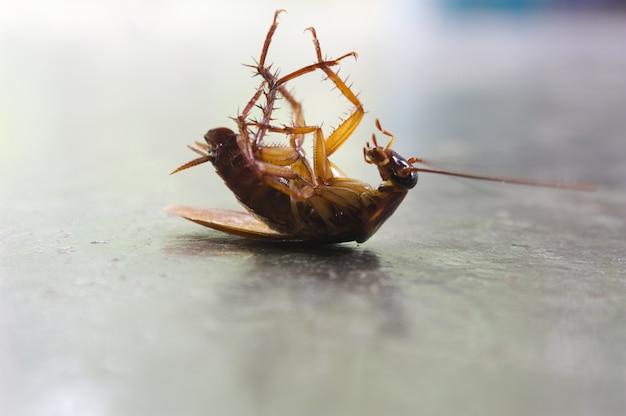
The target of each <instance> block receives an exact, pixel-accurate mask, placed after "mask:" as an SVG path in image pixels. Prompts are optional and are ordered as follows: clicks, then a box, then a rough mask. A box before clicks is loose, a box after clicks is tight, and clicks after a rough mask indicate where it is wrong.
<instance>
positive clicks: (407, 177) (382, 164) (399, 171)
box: [363, 135, 417, 189]
mask: <svg viewBox="0 0 626 416" xmlns="http://www.w3.org/2000/svg"><path fill="white" fill-rule="evenodd" d="M372 142H373V143H374V144H373V145H370V144H369V143H367V144H366V145H365V147H364V148H363V155H364V157H365V161H366V162H367V163H370V164H373V165H376V166H377V167H378V172H379V173H380V177H381V178H382V179H383V180H384V181H391V183H393V185H394V186H396V187H398V188H402V189H411V188H413V187H414V186H415V185H417V170H416V168H415V167H413V166H412V165H411V164H410V163H409V161H408V160H406V159H405V158H403V157H402V156H400V155H399V154H398V153H396V152H395V151H393V150H391V149H390V148H389V145H390V144H391V142H389V144H388V145H387V146H385V147H382V146H379V145H378V143H377V142H376V136H375V135H372Z"/></svg>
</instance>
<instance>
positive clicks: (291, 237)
mask: <svg viewBox="0 0 626 416" xmlns="http://www.w3.org/2000/svg"><path fill="white" fill-rule="evenodd" d="M281 12H283V10H277V11H276V12H275V13H274V20H273V22H272V25H271V26H270V29H269V31H268V33H267V35H266V38H265V42H264V44H263V49H262V51H261V57H260V59H259V62H258V64H256V65H253V66H252V67H253V68H254V69H255V71H256V74H257V75H260V76H261V78H262V82H261V85H260V86H259V88H258V89H257V91H256V92H255V94H254V96H253V97H252V99H251V100H250V101H249V102H248V104H247V105H246V106H245V108H244V109H243V111H242V112H241V113H240V115H239V116H238V117H236V118H234V120H235V121H236V122H237V126H238V132H237V133H235V132H233V131H232V130H230V129H228V128H225V127H220V128H216V129H212V130H209V132H208V133H207V134H206V135H205V136H204V139H205V141H206V143H201V142H196V147H192V146H189V147H190V149H191V150H193V151H194V152H196V153H198V154H200V157H199V158H197V159H194V160H192V161H190V162H188V163H186V164H184V165H182V166H181V167H179V168H178V169H176V170H174V172H172V174H173V173H176V172H180V171H181V170H184V169H187V168H190V167H192V166H196V165H199V164H202V163H205V162H211V163H212V164H213V165H214V167H215V169H216V171H217V173H218V174H219V175H220V176H221V177H222V179H223V180H224V182H225V184H226V185H227V186H228V187H229V188H230V190H231V191H232V192H233V193H234V194H235V196H236V197H237V199H238V200H239V202H240V203H241V204H242V205H243V206H244V207H245V208H246V209H247V210H248V212H241V211H232V210H223V209H208V208H192V207H187V206H180V205H178V206H171V207H167V208H165V211H166V212H169V213H172V214H175V215H178V216H181V217H183V218H185V219H188V220H190V221H193V222H196V223H198V224H201V225H204V226H207V227H210V228H213V229H216V230H219V231H223V232H225V233H228V234H233V235H237V236H241V237H247V238H252V239H258V240H265V241H278V242H315V243H339V242H345V241H353V240H355V241H357V242H364V241H366V240H367V239H368V238H370V237H371V236H372V235H373V234H374V233H375V232H376V231H377V230H378V229H379V228H380V226H381V225H382V224H383V223H384V222H385V221H386V220H387V219H388V218H389V217H390V216H391V215H392V214H393V213H394V211H395V210H396V208H397V207H398V206H399V205H400V203H401V202H402V200H403V199H404V197H405V196H406V194H407V192H408V191H409V189H411V188H413V187H414V186H415V185H416V184H417V175H418V172H428V173H438V174H445V175H451V176H459V177H464V178H470V179H480V180H489V181H497V182H505V183H515V184H523V185H533V186H548V187H558V188H566V189H577V190H587V189H590V187H587V186H584V185H567V184H558V183H557V184H553V183H546V182H537V181H532V180H523V179H509V178H499V177H490V176H480V175H472V174H465V173H458V172H452V171H446V170H439V169H432V168H431V167H417V166H414V165H415V164H418V163H421V164H425V163H426V162H425V161H423V160H421V159H418V158H408V159H405V158H404V157H402V156H400V155H399V154H398V153H396V152H395V151H393V150H392V149H391V144H392V143H393V139H394V138H393V136H392V135H391V134H390V133H389V132H387V131H386V130H383V129H382V127H381V126H380V123H379V121H378V120H376V127H377V129H378V130H379V131H380V132H381V133H382V134H384V135H386V136H389V137H390V140H389V142H388V143H387V145H385V146H384V147H383V146H380V145H379V144H378V142H377V140H376V136H375V135H372V144H370V143H367V144H366V145H365V147H364V149H363V155H364V159H365V162H367V163H369V164H373V165H376V167H377V168H378V171H379V174H380V176H381V178H382V183H381V184H380V185H379V186H378V187H376V188H374V187H371V186H370V185H368V184H366V183H364V182H361V181H359V180H356V179H351V178H348V177H345V176H343V175H342V174H339V173H338V169H336V168H335V166H334V165H333V164H332V163H331V162H330V161H329V159H328V157H329V156H331V155H332V154H333V153H334V152H335V151H336V150H337V149H339V147H341V145H342V144H343V143H344V142H345V141H346V140H347V139H348V138H349V137H350V135H351V134H352V132H353V131H354V130H355V128H356V127H357V126H358V124H359V123H360V121H361V119H362V118H363V114H364V110H363V106H362V104H361V102H360V101H359V99H358V98H357V96H356V94H354V93H353V92H352V91H351V89H350V88H349V87H348V86H347V85H346V83H345V82H344V80H342V79H341V78H340V77H339V76H338V75H337V71H335V70H334V69H333V67H336V66H337V65H339V63H340V61H341V60H343V59H345V58H347V57H350V56H352V57H354V58H356V56H357V54H356V53H355V52H350V53H347V54H345V55H343V56H341V57H339V58H337V59H327V60H324V59H323V58H322V53H321V49H320V44H319V41H318V39H317V34H316V32H315V29H313V28H312V27H311V28H307V29H306V30H307V31H309V32H310V33H311V35H312V37H313V45H314V48H315V52H316V55H317V62H315V63H314V64H311V65H308V66H305V67H303V68H301V69H299V70H296V71H294V72H291V73H289V74H287V75H285V76H282V77H278V74H277V73H273V72H271V71H270V66H266V64H265V60H266V57H267V52H268V49H269V46H270V43H271V41H272V36H273V35H274V32H275V31H276V28H277V26H278V20H277V18H278V15H279V14H280V13H281ZM318 70H319V71H323V72H324V74H325V76H326V78H327V79H328V80H330V81H331V82H333V83H334V85H335V86H336V88H337V89H338V90H339V91H340V92H341V94H342V95H343V96H344V97H345V98H346V99H347V100H348V101H349V102H350V103H351V104H352V105H353V107H354V108H353V109H352V111H351V113H350V114H349V115H348V116H347V117H346V118H345V119H344V120H343V121H342V122H341V124H339V126H338V127H337V128H336V129H335V130H334V131H333V132H332V133H331V134H330V135H329V136H328V137H324V134H323V132H322V129H321V128H320V127H319V126H311V125H307V124H305V122H304V116H303V111H302V107H301V105H300V104H299V102H298V101H296V99H295V98H294V97H293V95H292V94H291V93H290V92H289V91H288V90H287V89H286V83H287V82H288V81H291V80H294V79H296V78H298V77H300V76H302V75H304V74H307V73H311V72H314V71H318ZM262 96H264V98H265V104H264V105H260V104H259V101H260V100H261V97H262ZM280 98H282V99H284V100H285V101H287V102H288V103H289V106H290V108H291V113H292V125H291V126H286V125H283V126H276V125H273V124H272V112H273V111H274V109H275V103H276V100H277V99H280ZM255 107H257V108H260V109H261V111H262V116H261V118H260V119H259V120H253V119H252V118H251V117H250V113H251V111H252V110H253V109H254V108H255ZM267 133H281V134H285V135H286V136H287V137H288V138H289V145H288V146H281V145H268V144H265V143H264V142H263V138H264V137H265V136H266V134H267ZM307 135H313V140H314V142H313V158H312V161H311V160H309V159H308V158H307V156H306V154H305V152H304V150H303V148H302V145H303V142H304V138H305V137H306V136H307Z"/></svg>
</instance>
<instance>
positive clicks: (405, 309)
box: [0, 0, 626, 415]
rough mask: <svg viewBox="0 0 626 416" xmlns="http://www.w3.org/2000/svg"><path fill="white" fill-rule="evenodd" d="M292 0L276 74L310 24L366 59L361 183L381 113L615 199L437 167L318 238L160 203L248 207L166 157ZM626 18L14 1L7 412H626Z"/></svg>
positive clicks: (5, 286) (329, 99) (341, 162)
mask: <svg viewBox="0 0 626 416" xmlns="http://www.w3.org/2000/svg"><path fill="white" fill-rule="evenodd" d="M279 8H284V9H286V10H287V13H285V14H282V15H281V16H280V18H279V22H280V24H279V27H278V30H277V32H276V34H275V37H274V41H273V43H272V45H271V48H270V52H269V56H268V62H273V63H274V66H273V68H276V69H280V71H281V73H282V74H286V73H288V72H289V71H292V70H295V69H297V68H299V67H301V66H304V65H307V64H310V63H312V62H313V59H314V58H315V55H314V50H313V46H312V43H311V37H310V34H309V33H306V32H304V31H303V30H304V28H306V27H309V26H314V27H315V28H316V30H317V34H318V37H319V40H320V42H321V46H322V52H323V53H324V54H325V55H326V56H329V57H337V56H340V55H343V54H345V53H347V52H350V51H356V52H357V53H358V59H357V60H353V59H346V60H344V61H343V62H342V64H341V71H340V74H341V75H342V76H343V77H346V76H349V82H350V83H352V85H353V89H354V91H355V92H358V93H359V97H360V99H361V100H362V102H363V104H364V107H365V109H366V111H367V114H366V115H365V117H364V120H363V122H362V124H361V125H360V126H359V128H358V129H357V131H356V132H355V133H354V136H353V137H352V138H351V139H350V140H349V141H348V142H347V143H346V145H345V146H343V147H342V148H341V149H340V150H339V151H338V152H337V154H336V155H333V161H334V162H335V163H336V164H337V165H338V166H339V167H341V168H342V169H344V170H345V171H346V172H347V173H348V174H350V176H353V177H355V178H359V179H363V180H366V181H368V182H370V183H372V184H375V183H377V182H378V181H379V178H378V174H377V172H375V170H374V169H372V167H371V166H368V165H366V164H364V163H363V160H362V156H361V155H362V150H361V149H362V147H363V145H364V143H365V142H366V141H367V140H369V139H370V137H371V133H372V132H374V131H375V127H374V120H375V119H376V118H379V119H380V121H381V123H382V126H383V128H385V129H387V130H389V131H391V132H392V133H393V134H394V135H395V136H396V141H395V143H394V148H395V149H396V150H397V151H398V152H399V153H400V154H402V155H405V156H407V157H409V156H418V157H424V158H430V159H434V160H437V161H440V162H442V163H443V164H444V166H447V167H449V168H451V169H456V170H464V171H470V172H473V173H485V174H492V175H501V176H514V177H530V178H537V179H544V180H553V181H557V182H576V181H580V182H591V183H595V184H597V185H598V186H599V188H600V190H599V191H598V192H597V193H596V194H593V195H591V196H589V195H586V194H585V195H580V194H578V193H574V194H571V193H565V194H563V193H557V194H554V193H552V192H553V191H552V190H550V191H547V192H546V193H543V192H542V191H540V190H536V191H529V190H527V189H520V188H517V187H512V188H505V189H500V188H497V189H496V190H495V191H494V188H493V187H487V189H486V191H485V189H484V188H482V185H480V186H479V185H476V184H469V186H468V184H466V183H461V184H459V183H457V182H456V181H451V180H442V179H433V178H430V177H426V175H422V177H421V179H420V184H419V186H418V189H417V190H416V191H413V193H411V194H409V197H408V198H407V201H406V202H405V204H404V205H403V206H402V207H401V209H400V210H399V211H398V213H397V215H396V216H395V217H393V218H392V219H391V220H390V221H389V224H387V225H386V226H385V227H383V228H382V229H381V231H380V232H379V234H378V235H377V236H375V237H374V238H373V239H372V240H371V241H370V242H368V243H367V244H366V245H364V246H356V245H343V246H338V247H335V248H330V249H323V250H319V249H308V250H306V249H301V248H293V247H292V248H285V247H282V248H268V247H264V246H256V245H253V244H252V245H251V244H249V243H245V242H241V241H239V240H236V239H229V238H225V237H221V236H219V235H216V234H215V233H212V232H211V231H209V230H203V229H200V227H198V226H195V227H194V225H193V224H187V223H186V222H183V221H182V220H178V219H175V218H169V217H166V216H165V215H164V214H162V213H161V212H160V209H161V207H163V206H166V205H170V204H176V203H181V204H190V205H199V206H218V207H224V208H237V207H238V204H237V202H236V201H235V200H234V198H233V197H232V194H230V192H229V191H228V190H227V189H226V188H225V187H224V186H223V184H222V183H221V180H220V179H219V178H218V177H217V175H215V174H214V173H213V172H212V169H211V168H210V167H209V166H205V167H201V168H196V169H190V170H188V171H185V172H184V173H181V174H177V175H175V176H172V177H170V176H168V173H169V172H170V171H172V170H173V169H174V168H176V167H177V166H179V165H181V164H182V163H184V162H186V161H188V160H190V159H191V158H193V157H194V154H193V153H192V152H190V151H189V150H188V149H187V148H186V147H185V146H186V145H187V144H191V143H192V142H193V141H194V140H201V138H202V137H203V135H204V133H205V132H206V131H207V130H208V129H210V128H214V127H218V126H225V127H230V128H234V123H233V122H232V120H230V119H229V117H232V116H235V115H236V114H237V111H238V110H240V109H242V108H243V107H244V106H245V104H246V103H247V101H248V100H249V99H250V98H251V97H252V95H253V93H254V91H255V88H256V87H257V86H258V83H259V80H258V79H257V78H253V77H252V72H251V69H250V68H248V67H246V66H244V65H242V64H252V63H253V62H254V61H255V60H258V58H259V53H260V50H261V47H262V44H263V40H264V37H265V35H266V33H267V30H268V28H269V25H270V24H271V21H272V17H273V12H274V10H276V9H279ZM625 11H626V5H625V2H624V1H617V0H616V1H609V0H604V1H603V0H587V1H584V0H571V1H565V0H562V1H558V0H553V1H548V0H544V1H540V0H534V1H533V0H526V1H524V0H517V1H504V0H502V1H495V0H494V1H486V0H483V1H478V0H473V1H472V0H439V1H437V0H430V1H422V2H415V1H395V0H391V1H389V0H359V1H356V0H355V1H328V0H317V1H315V2H311V1H308V2H307V1H289V0H283V1H268V0H264V1H241V0H231V1H212V0H202V1H195V0H183V1H166V0H160V1H142V0H133V1H118V0H108V1H100V0H92V1H88V2H80V1H71V0H55V1H35V0H26V1H20V2H17V1H2V0H0V57H1V58H0V59H1V65H0V178H1V179H0V413H2V414H7V415H9V414H10V415H74V414H81V415H109V414H115V415H135V414H172V413H178V414H188V415H192V414H233V415H234V414H242V415H245V414H268V415H276V414H342V415H347V414H381V413H383V412H384V413H388V414H396V415H403V414H407V415H408V414H419V413H424V414H440V415H443V414H460V413H463V414H467V415H471V414H476V415H485V414H508V415H511V414H530V413H532V414H569V415H592V414H604V415H608V414H615V415H617V414H623V413H624V411H625V410H626V402H624V398H623V392H624V390H625V388H626V382H625V375H626V371H624V370H625V369H626V363H625V359H626V357H625V356H624V345H626V339H625V338H624V332H623V327H624V326H623V325H624V324H625V322H624V312H625V305H626V302H625V300H624V299H625V297H624V275H625V273H624V271H625V270H624V253H625V252H626V243H625V240H624V235H626V233H624V215H623V214H624V212H626V211H624V208H626V202H625V193H624V191H625V187H624V178H625V177H626V160H625V155H626V139H625V136H626V117H624V115H625V114H624V109H625V108H626V48H625V47H624V39H626V15H625V14H624V12H625ZM322 81H323V78H322V77H321V76H320V75H319V74H311V75H310V76H307V77H302V78H301V79H298V80H297V82H295V83H294V84H293V85H291V88H292V90H293V92H294V95H295V96H296V98H297V99H299V100H301V101H302V103H303V106H304V110H305V116H306V119H307V122H308V123H310V124H321V125H322V126H323V128H324V130H325V132H326V134H328V133H330V131H332V128H333V126H336V125H337V124H338V123H339V120H340V119H341V118H342V117H345V115H346V114H348V113H349V111H351V109H350V106H349V105H348V104H349V103H348V102H347V100H345V99H344V98H343V97H341V96H340V95H339V94H338V92H337V91H336V90H334V89H333V88H332V86H331V85H330V83H328V82H322ZM279 114H282V115H281V116H280V117H283V118H285V117H288V115H286V114H285V113H278V112H277V115H279ZM278 139H279V138H278ZM278 139H277V140H278ZM476 186H479V189H477V188H476ZM494 193H495V196H494Z"/></svg>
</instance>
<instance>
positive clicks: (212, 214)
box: [163, 205, 302, 242]
mask: <svg viewBox="0 0 626 416" xmlns="http://www.w3.org/2000/svg"><path fill="white" fill-rule="evenodd" d="M163 211H165V212H167V213H168V214H173V215H178V216H179V217H182V218H184V219H186V220H189V221H193V222H195V223H196V224H200V225H204V226H205V227H209V228H213V229H214V230H217V231H222V232H224V233H227V234H231V235H236V236H238V237H246V238H252V239H256V240H263V241H275V242H281V241H283V242H288V241H302V240H301V239H298V238H295V237H293V236H290V235H288V234H283V233H279V232H278V231H275V230H273V229H271V228H270V227H268V226H267V225H266V224H264V223H263V222H261V221H259V220H258V219H256V218H255V217H254V216H253V215H252V214H250V213H248V212H244V211H234V210H229V209H217V208H194V207H189V206H185V205H172V206H169V207H165V208H163Z"/></svg>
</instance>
